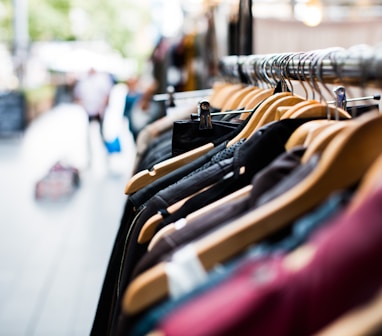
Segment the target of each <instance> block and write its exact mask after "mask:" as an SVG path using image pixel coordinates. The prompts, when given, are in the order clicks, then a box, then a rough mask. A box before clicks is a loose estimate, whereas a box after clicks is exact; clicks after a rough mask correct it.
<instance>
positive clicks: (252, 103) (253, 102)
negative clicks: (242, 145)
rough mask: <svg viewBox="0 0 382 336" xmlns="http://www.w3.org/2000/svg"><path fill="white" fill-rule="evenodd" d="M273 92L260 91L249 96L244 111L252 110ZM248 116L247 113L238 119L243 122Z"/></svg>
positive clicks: (271, 90)
mask: <svg viewBox="0 0 382 336" xmlns="http://www.w3.org/2000/svg"><path fill="white" fill-rule="evenodd" d="M273 91H274V89H261V90H258V91H255V92H254V94H253V95H250V99H248V101H246V105H245V109H246V110H253V109H254V108H255V107H256V106H257V105H259V104H260V103H261V102H262V101H263V100H264V99H266V98H268V97H270V96H271V95H273ZM248 116H249V113H242V114H241V115H240V119H241V120H245V119H247V118H248ZM241 139H242V138H241ZM234 142H236V141H234Z"/></svg>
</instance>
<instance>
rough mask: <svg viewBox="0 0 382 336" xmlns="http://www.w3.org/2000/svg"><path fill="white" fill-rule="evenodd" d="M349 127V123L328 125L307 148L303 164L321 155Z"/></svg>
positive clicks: (302, 160) (302, 159)
mask: <svg viewBox="0 0 382 336" xmlns="http://www.w3.org/2000/svg"><path fill="white" fill-rule="evenodd" d="M348 126H349V121H347V122H340V121H338V122H335V123H333V124H331V125H328V126H327V127H325V128H324V129H323V130H322V131H321V132H320V133H319V134H318V135H317V137H316V138H314V139H313V140H312V142H311V143H310V144H309V145H308V146H307V149H306V151H305V153H304V155H303V156H302V158H301V162H302V163H306V162H308V161H309V160H310V159H311V158H312V156H314V155H315V154H317V153H320V152H322V151H323V150H324V148H326V147H327V146H328V145H329V144H330V142H331V141H332V140H333V139H334V138H335V137H336V136H337V135H338V134H339V133H340V132H342V131H343V129H345V128H346V127H348Z"/></svg>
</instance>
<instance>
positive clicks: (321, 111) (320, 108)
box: [288, 103, 351, 119]
mask: <svg viewBox="0 0 382 336" xmlns="http://www.w3.org/2000/svg"><path fill="white" fill-rule="evenodd" d="M288 114H289V113H288ZM328 114H329V115H330V117H331V118H333V119H334V118H336V117H337V116H338V118H339V119H351V115H350V114H349V113H348V112H346V111H345V110H343V109H341V108H338V107H335V106H333V105H326V104H321V103H319V104H311V105H306V106H303V107H301V108H299V109H298V110H296V111H294V112H293V113H291V114H290V116H289V118H292V119H293V118H309V117H311V118H317V117H321V118H327V117H328Z"/></svg>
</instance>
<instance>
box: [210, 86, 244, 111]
mask: <svg viewBox="0 0 382 336" xmlns="http://www.w3.org/2000/svg"><path fill="white" fill-rule="evenodd" d="M243 87H244V84H242V83H235V84H230V85H227V86H224V87H222V88H220V89H219V91H218V92H217V93H216V95H214V97H213V99H212V102H211V97H210V98H209V103H210V105H211V106H212V107H215V108H217V109H221V108H222V107H223V106H224V104H225V102H226V101H227V98H229V97H231V96H232V95H233V94H234V93H235V92H237V91H239V90H241V89H242V88H243Z"/></svg>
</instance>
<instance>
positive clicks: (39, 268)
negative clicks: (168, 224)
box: [0, 105, 135, 336]
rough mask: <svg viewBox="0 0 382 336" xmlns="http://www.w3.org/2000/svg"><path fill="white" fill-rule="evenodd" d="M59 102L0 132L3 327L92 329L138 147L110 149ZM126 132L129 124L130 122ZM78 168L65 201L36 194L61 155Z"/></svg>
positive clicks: (127, 141)
mask: <svg viewBox="0 0 382 336" xmlns="http://www.w3.org/2000/svg"><path fill="white" fill-rule="evenodd" d="M87 127H88V124H87V119H86V116H84V114H83V111H82V110H81V109H80V108H79V107H77V106H75V105H62V106H59V107H57V108H55V109H54V110H52V111H49V112H47V113H46V114H45V115H43V116H42V117H40V118H39V119H37V120H35V121H34V122H33V123H32V124H31V125H30V126H29V127H28V129H27V130H26V131H25V133H24V134H23V135H22V136H20V137H15V138H6V139H2V138H0V179H1V183H0V186H1V188H0V209H1V211H0V335H6V336H12V335H17V336H22V335H27V336H32V335H50V336H55V335H68V336H69V335H70V336H73V335H88V334H89V331H90V328H91V325H92V322H93V317H94V314H95V309H96V305H97V301H98V295H99V292H100V289H101V286H102V281H103V276H104V272H105V270H106V266H107V262H108V259H109V255H110V252H111V248H112V246H113V242H114V238H115V234H116V230H117V229H118V226H119V220H120V217H121V215H122V211H123V205H124V202H125V199H126V196H125V195H124V194H123V190H124V186H125V184H126V182H127V181H128V179H129V177H130V176H131V170H132V167H131V165H132V163H133V161H134V160H133V158H134V155H135V148H134V144H133V142H132V138H131V137H130V134H124V135H123V147H122V148H123V153H121V154H120V155H115V156H112V157H107V154H106V151H105V148H104V146H103V144H102V141H101V138H100V136H99V129H97V127H98V125H97V124H91V125H90V127H89V136H90V138H89V139H90V144H91V148H92V153H93V158H92V161H91V166H88V165H87V163H88V160H87V156H86V153H87V145H86V144H87V133H86V131H87ZM126 132H127V128H126ZM57 160H63V161H64V162H66V163H68V164H71V165H73V166H75V167H77V168H79V169H80V172H81V184H80V187H79V189H78V190H77V191H76V192H75V194H74V195H73V197H71V198H70V199H69V200H68V201H67V202H58V203H40V202H36V200H35V199H34V186H35V183H36V181H37V180H38V179H39V178H41V177H42V176H43V175H44V174H46V172H47V170H48V169H49V168H50V167H51V166H52V165H53V164H54V163H55V162H56V161H57Z"/></svg>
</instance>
